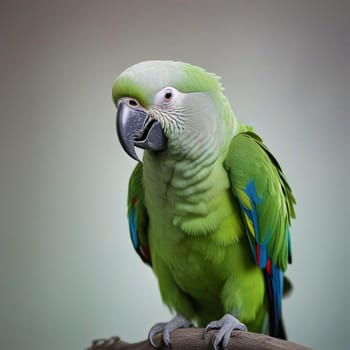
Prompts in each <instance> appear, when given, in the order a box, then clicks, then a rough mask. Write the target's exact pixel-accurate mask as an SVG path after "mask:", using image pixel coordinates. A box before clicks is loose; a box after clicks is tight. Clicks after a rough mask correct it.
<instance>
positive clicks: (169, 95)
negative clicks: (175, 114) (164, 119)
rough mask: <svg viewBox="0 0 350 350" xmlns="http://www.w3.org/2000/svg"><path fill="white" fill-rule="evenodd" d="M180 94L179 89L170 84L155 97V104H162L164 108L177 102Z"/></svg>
mask: <svg viewBox="0 0 350 350" xmlns="http://www.w3.org/2000/svg"><path fill="white" fill-rule="evenodd" d="M178 95H179V91H177V90H176V89H175V88H173V87H171V86H168V87H165V88H163V89H162V90H160V91H158V92H157V94H156V96H155V98H154V104H155V105H156V106H162V108H168V107H169V106H170V105H171V104H173V103H175V102H176V100H177V98H178Z"/></svg>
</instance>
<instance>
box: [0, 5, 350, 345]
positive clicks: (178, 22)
mask: <svg viewBox="0 0 350 350" xmlns="http://www.w3.org/2000/svg"><path fill="white" fill-rule="evenodd" d="M0 16H1V18H0V25H1V31H0V35H1V42H0V45H1V55H0V59H1V65H0V71H1V76H0V81H1V90H0V99H1V112H0V115H1V126H0V157H1V159H0V160H1V163H0V164H1V173H0V174H1V181H0V186H1V188H0V190H1V192H0V193H1V197H0V198H1V208H0V216H1V218H0V225H1V226H0V228H1V241H0V243H1V244H0V339H1V348H2V349H7V350H10V349H15V350H17V349H23V348H25V349H27V350H44V349H45V350H46V349H50V350H56V349H65V350H69V349H72V350H73V349H82V348H84V347H86V346H87V345H88V344H89V342H90V341H91V339H93V338H97V337H109V336H112V335H116V334H118V335H121V336H122V337H123V338H124V339H126V340H129V341H136V340H141V339H143V338H145V336H146V334H147V331H148V329H149V328H150V326H151V325H152V324H153V323H155V322H157V321H160V320H167V319H169V318H170V313H169V312H168V310H167V308H166V307H165V306H163V305H162V302H161V300H160V296H159V292H158V287H157V283H156V280H155V278H154V276H153V274H152V272H151V270H150V269H149V268H148V267H146V266H145V265H143V264H142V263H141V260H140V259H139V258H138V256H137V255H136V254H135V253H134V250H133V248H132V246H131V242H130V238H129V233H128V228H127V220H126V203H125V202H126V200H125V199H126V191H127V183H128V178H129V174H130V172H131V170H132V168H133V166H134V165H135V162H134V161H133V160H131V159H130V158H129V157H127V156H126V155H125V154H124V153H123V151H122V149H121V147H120V145H119V144H118V142H117V140H116V134H115V127H114V125H115V107H114V106H113V104H112V100H111V87H112V84H113V81H114V79H115V77H116V76H117V75H118V74H119V73H120V72H121V71H122V70H124V69H125V68H126V67H128V66H130V65H131V64H134V63H137V62H139V61H142V60H145V59H176V60H183V61H187V62H190V63H193V64H196V65H200V66H203V67H206V68H207V69H208V70H209V71H213V72H216V73H217V74H219V75H220V76H222V77H223V80H222V81H223V84H224V86H225V88H226V90H225V91H226V94H227V96H228V97H229V99H230V101H231V104H232V106H233V109H234V110H235V113H236V115H237V116H238V117H239V118H240V119H241V120H244V121H245V122H247V123H250V124H252V125H254V126H255V130H256V131H257V132H258V133H259V134H260V135H261V136H262V137H263V139H264V140H265V142H266V143H267V144H268V145H269V146H270V147H271V149H272V150H273V152H274V154H275V156H276V157H277V158H278V159H279V160H280V163H281V165H282V167H283V169H284V170H285V173H286V174H287V177H288V180H289V182H290V184H291V185H292V187H293V189H294V193H295V196H296V198H297V201H298V206H297V208H296V210H297V220H296V221H295V222H294V223H293V227H292V240H293V253H294V263H293V264H292V265H291V266H290V267H289V270H288V275H289V277H290V278H291V279H292V280H293V282H294V287H295V288H294V293H293V295H292V296H291V297H290V298H289V299H287V300H285V302H284V317H285V322H286V325H287V330H288V333H289V337H290V339H291V340H293V341H296V342H300V343H304V344H306V345H310V346H313V347H315V348H317V349H331V348H334V349H346V348H347V344H348V334H349V331H348V322H349V313H350V308H349V302H348V297H349V270H348V261H349V255H348V254H347V252H348V251H349V244H350V240H349V232H348V227H349V225H348V220H349V216H350V211H349V196H350V191H349V152H350V147H349V146H350V145H349V138H348V135H349V126H350V122H349V121H350V118H349V107H350V96H349V95H350V94H349V91H350V76H349V75H350V68H349V64H350V54H349V53H350V51H349V50H350V33H349V18H350V6H349V2H340V1H328V2H324V1H277V0H276V1H243V0H242V1H215V2H214V1H175V0H173V1H134V0H128V1H125V2H121V1H120V2H118V1H82V2H74V3H73V2H69V1H67V2H63V1H56V2H49V1H31V2H29V1H26V2H24V1H23V2H20V1H5V2H4V1H2V2H1V5H0Z"/></svg>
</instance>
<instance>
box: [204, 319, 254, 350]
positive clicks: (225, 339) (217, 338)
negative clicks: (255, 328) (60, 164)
mask: <svg viewBox="0 0 350 350" xmlns="http://www.w3.org/2000/svg"><path fill="white" fill-rule="evenodd" d="M211 329H219V330H218V331H217V332H216V334H214V335H213V338H212V344H213V348H214V349H215V350H219V346H220V344H221V345H222V347H223V348H224V349H226V348H227V345H228V343H229V341H230V336H231V333H232V331H233V330H234V329H238V330H241V331H247V330H248V329H247V326H246V325H245V324H244V323H241V322H240V321H239V320H238V319H237V318H236V317H234V316H233V315H231V314H226V315H225V316H224V317H223V318H221V319H220V320H217V321H212V322H210V323H209V324H208V325H207V326H206V327H205V329H204V332H203V338H204V337H205V335H206V334H207V332H208V331H209V330H211Z"/></svg>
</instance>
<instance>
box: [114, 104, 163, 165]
mask: <svg viewBox="0 0 350 350" xmlns="http://www.w3.org/2000/svg"><path fill="white" fill-rule="evenodd" d="M117 134H118V138H119V142H120V143H121V145H122V147H123V148H124V151H125V152H126V153H127V154H128V155H129V156H130V157H132V158H134V159H135V160H137V161H140V159H139V158H138V156H137V154H136V151H135V146H136V147H140V148H143V149H147V150H151V151H163V150H164V149H165V147H166V137H165V135H164V132H163V129H162V127H161V125H160V124H159V122H157V121H156V120H154V119H151V118H150V117H149V115H148V114H147V112H146V111H145V110H143V109H141V108H136V107H135V108H134V107H132V106H130V105H128V104H127V103H126V102H124V101H121V102H120V103H119V104H118V110H117Z"/></svg>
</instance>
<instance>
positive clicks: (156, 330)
mask: <svg viewBox="0 0 350 350" xmlns="http://www.w3.org/2000/svg"><path fill="white" fill-rule="evenodd" d="M189 327H193V323H192V322H191V321H188V320H187V319H186V318H185V317H183V316H182V315H176V316H175V317H174V318H173V319H172V320H170V321H169V322H160V323H156V324H155V325H154V326H153V327H152V328H151V329H150V331H149V333H148V341H149V343H150V344H151V345H152V346H153V347H154V348H155V349H160V348H161V345H157V344H156V342H155V341H154V337H155V336H156V335H158V334H160V333H162V339H163V343H164V345H165V346H166V347H168V348H171V339H170V336H171V333H172V332H173V331H175V330H176V329H178V328H189Z"/></svg>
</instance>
